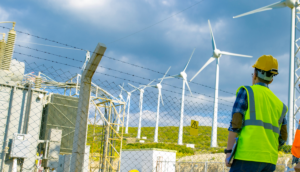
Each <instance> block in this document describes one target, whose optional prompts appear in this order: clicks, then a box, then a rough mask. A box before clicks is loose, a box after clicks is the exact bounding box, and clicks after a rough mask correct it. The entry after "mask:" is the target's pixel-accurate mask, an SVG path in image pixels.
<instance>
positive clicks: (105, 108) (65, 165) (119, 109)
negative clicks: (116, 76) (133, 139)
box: [0, 22, 125, 172]
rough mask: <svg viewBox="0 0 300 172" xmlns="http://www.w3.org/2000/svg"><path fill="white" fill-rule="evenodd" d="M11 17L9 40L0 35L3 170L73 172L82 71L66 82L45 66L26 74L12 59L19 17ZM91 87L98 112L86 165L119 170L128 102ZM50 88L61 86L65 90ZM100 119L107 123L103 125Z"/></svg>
mask: <svg viewBox="0 0 300 172" xmlns="http://www.w3.org/2000/svg"><path fill="white" fill-rule="evenodd" d="M9 23H13V28H12V29H11V30H10V31H9V33H8V38H7V41H6V40H5V34H3V39H2V40H1V41H0V48H1V50H0V66H1V72H0V75H1V76H0V101H1V105H2V106H1V109H0V114H1V118H0V123H1V127H0V133H1V134H0V137H1V138H2V139H1V142H0V145H1V153H0V157H1V164H0V165H1V169H2V170H1V171H13V172H17V171H24V172H25V171H28V172H32V171H39V170H46V171H51V170H52V169H56V170H58V171H63V172H69V171H70V170H71V160H72V152H73V147H74V137H75V136H74V134H75V130H76V120H77V114H78V104H79V103H80V102H79V101H80V86H81V79H82V78H81V74H76V75H75V76H74V77H72V78H69V79H67V80H66V81H65V82H57V81H55V80H53V79H51V78H50V77H48V76H47V75H45V74H43V73H42V72H38V74H37V75H34V74H33V73H28V74H26V73H25V68H26V66H25V64H24V63H23V62H19V61H17V60H15V59H12V56H13V50H14V44H15V39H16V32H15V31H14V27H15V22H9ZM86 59H87V60H86V63H85V64H84V66H83V69H82V72H84V70H85V67H86V66H87V65H88V63H89V59H90V55H89V52H87V53H86ZM99 62H100V61H99ZM90 87H91V90H90V95H91V97H90V101H88V102H87V103H88V106H87V107H88V110H89V111H90V109H93V111H94V113H91V114H89V115H90V117H89V121H88V132H89V133H92V134H91V135H90V137H88V138H87V136H86V134H85V137H86V139H88V140H90V143H89V144H90V145H85V149H84V154H83V159H82V160H81V161H82V164H83V165H82V167H81V168H82V171H96V170H97V169H98V170H99V169H100V168H101V169H103V171H106V170H109V169H110V170H112V169H113V170H117V169H119V168H120V164H121V162H120V161H118V162H115V160H116V159H120V155H121V149H122V139H123V132H117V128H119V127H121V128H123V122H124V117H123V114H124V112H125V103H124V102H123V101H120V100H118V99H116V98H115V97H114V96H112V95H111V94H109V93H108V92H107V91H105V90H103V89H102V88H100V87H99V86H97V85H96V84H94V83H91V84H90ZM49 90H62V91H63V93H64V94H58V92H59V91H57V93H55V92H54V91H50V93H49ZM79 111H80V110H79ZM87 115H88V114H87ZM91 116H93V117H92V118H91ZM90 119H93V121H91V120H90ZM100 121H102V123H103V125H98V124H99V122H100ZM86 125H87V124H86ZM99 126H101V127H100V128H99ZM99 131H101V132H99ZM80 139H81V138H80ZM86 139H85V140H86ZM82 140H84V139H82ZM99 162H100V164H99Z"/></svg>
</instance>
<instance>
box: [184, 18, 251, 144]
mask: <svg viewBox="0 0 300 172" xmlns="http://www.w3.org/2000/svg"><path fill="white" fill-rule="evenodd" d="M208 25H209V29H210V35H211V39H212V47H213V55H212V57H211V58H210V59H209V60H208V61H207V62H206V63H205V64H204V66H203V67H202V68H201V69H200V70H199V71H198V72H197V73H196V74H195V75H194V76H193V78H192V79H191V80H190V81H189V82H191V81H192V80H193V79H194V78H195V77H196V76H197V75H198V74H199V73H200V72H201V71H202V70H203V69H204V68H205V67H206V66H207V65H209V64H210V63H211V62H213V61H214V60H216V64H217V67H216V85H215V101H214V116H213V121H212V132H211V143H210V146H211V147H217V127H218V97H219V92H218V91H219V58H220V57H221V56H222V55H230V56H238V57H252V56H247V55H242V54H235V53H229V52H226V51H220V50H219V49H217V46H216V43H215V38H214V35H213V31H212V29H211V25H210V21H209V20H208Z"/></svg>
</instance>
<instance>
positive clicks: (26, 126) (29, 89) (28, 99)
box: [23, 84, 32, 134]
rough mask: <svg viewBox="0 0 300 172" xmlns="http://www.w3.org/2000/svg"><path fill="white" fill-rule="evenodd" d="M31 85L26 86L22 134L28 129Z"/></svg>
mask: <svg viewBox="0 0 300 172" xmlns="http://www.w3.org/2000/svg"><path fill="white" fill-rule="evenodd" d="M31 87H32V85H31V84H29V86H28V92H27V100H26V109H25V119H24V127H23V134H27V132H28V131H27V130H28V122H29V115H30V109H31V100H32V96H31V95H32V91H31Z"/></svg>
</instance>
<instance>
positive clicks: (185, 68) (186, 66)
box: [183, 48, 196, 72]
mask: <svg viewBox="0 0 300 172" xmlns="http://www.w3.org/2000/svg"><path fill="white" fill-rule="evenodd" d="M195 49H196V48H194V50H193V52H192V54H191V57H190V59H189V61H188V62H187V64H186V65H185V68H184V70H183V71H184V72H185V70H186V68H187V67H188V65H189V63H190V61H191V58H192V57H193V54H194V52H195Z"/></svg>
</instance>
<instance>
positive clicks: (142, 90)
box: [128, 79, 155, 139]
mask: <svg viewBox="0 0 300 172" xmlns="http://www.w3.org/2000/svg"><path fill="white" fill-rule="evenodd" d="M153 81H155V79H154V80H153ZM153 81H151V82H150V83H149V84H148V85H150V84H151V83H152V82H153ZM128 84H129V85H130V86H132V87H133V88H135V89H137V90H139V91H140V103H139V106H140V116H139V127H138V133H137V136H136V138H137V139H140V138H141V129H142V115H143V96H144V91H145V88H146V87H147V86H148V85H146V86H144V87H141V88H137V87H135V86H134V85H132V84H130V83H128Z"/></svg>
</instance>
